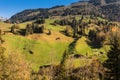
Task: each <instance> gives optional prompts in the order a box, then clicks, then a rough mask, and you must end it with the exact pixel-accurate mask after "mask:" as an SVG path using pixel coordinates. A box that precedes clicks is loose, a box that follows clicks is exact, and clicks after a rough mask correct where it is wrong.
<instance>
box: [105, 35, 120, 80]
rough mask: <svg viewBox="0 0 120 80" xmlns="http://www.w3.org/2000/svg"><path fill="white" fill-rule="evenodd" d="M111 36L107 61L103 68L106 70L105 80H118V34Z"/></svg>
mask: <svg viewBox="0 0 120 80" xmlns="http://www.w3.org/2000/svg"><path fill="white" fill-rule="evenodd" d="M111 35H112V36H111V37H110V44H111V47H110V50H109V51H108V53H107V56H108V59H107V60H106V61H105V62H104V67H105V68H107V69H108V70H106V73H105V80H120V35H119V34H118V33H115V34H111Z"/></svg>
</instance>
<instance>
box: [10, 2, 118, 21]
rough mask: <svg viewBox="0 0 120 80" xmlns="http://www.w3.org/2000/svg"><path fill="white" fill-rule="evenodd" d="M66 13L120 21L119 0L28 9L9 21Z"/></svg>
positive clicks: (28, 19)
mask: <svg viewBox="0 0 120 80" xmlns="http://www.w3.org/2000/svg"><path fill="white" fill-rule="evenodd" d="M67 15H95V16H104V17H105V18H107V19H109V20H112V21H120V0H90V1H88V0H86V1H79V2H75V3H72V4H71V5H69V6H63V5H62V6H55V7H52V8H49V9H48V8H44V9H42V8H39V9H28V10H24V11H22V12H20V13H17V14H15V15H13V16H12V17H11V18H10V21H11V22H16V21H19V22H25V21H30V20H35V19H38V18H39V17H41V16H42V17H45V18H47V17H51V16H67ZM23 17H24V18H23Z"/></svg>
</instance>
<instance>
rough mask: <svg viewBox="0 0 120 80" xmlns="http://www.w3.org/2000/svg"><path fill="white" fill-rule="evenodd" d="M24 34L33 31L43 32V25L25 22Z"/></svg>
mask: <svg viewBox="0 0 120 80" xmlns="http://www.w3.org/2000/svg"><path fill="white" fill-rule="evenodd" d="M25 30H26V31H25V35H26V36H27V35H29V34H33V33H43V32H44V26H43V25H39V24H34V23H33V24H27V26H26V29H25Z"/></svg>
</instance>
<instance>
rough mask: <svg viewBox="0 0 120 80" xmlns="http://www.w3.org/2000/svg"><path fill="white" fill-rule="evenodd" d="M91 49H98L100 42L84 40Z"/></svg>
mask: <svg viewBox="0 0 120 80" xmlns="http://www.w3.org/2000/svg"><path fill="white" fill-rule="evenodd" d="M85 42H86V43H87V44H88V45H89V46H90V47H91V48H92V49H96V48H97V49H100V48H101V47H102V45H101V44H98V43H97V42H92V41H90V40H86V41H85Z"/></svg>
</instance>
